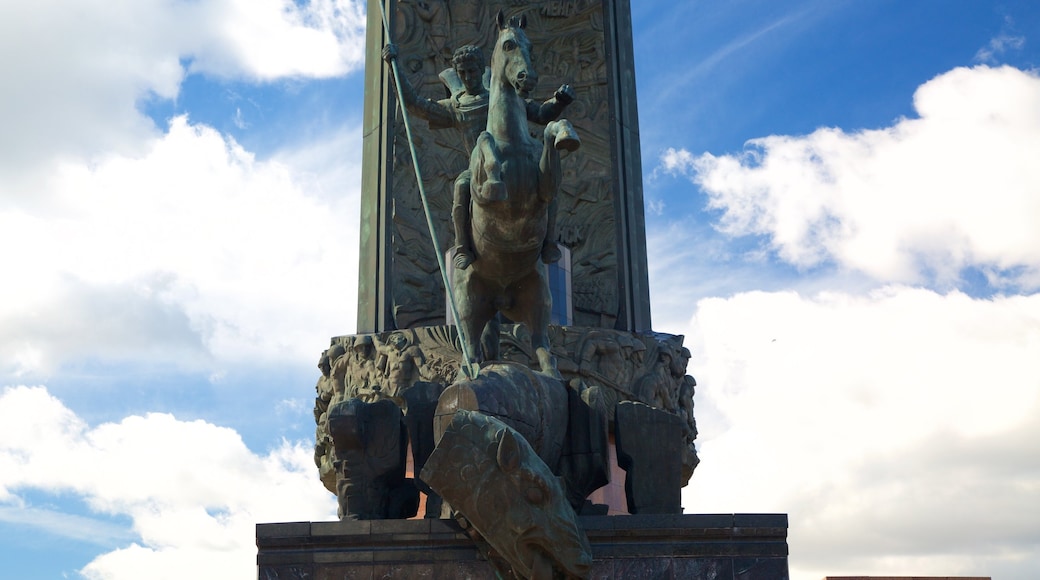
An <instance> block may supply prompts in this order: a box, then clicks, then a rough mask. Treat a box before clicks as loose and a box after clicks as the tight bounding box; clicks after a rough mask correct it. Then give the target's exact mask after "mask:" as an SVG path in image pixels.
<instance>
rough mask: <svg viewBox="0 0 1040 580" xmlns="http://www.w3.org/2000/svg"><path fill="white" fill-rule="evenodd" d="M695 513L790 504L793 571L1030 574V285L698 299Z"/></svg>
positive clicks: (1034, 329) (1037, 363)
mask: <svg viewBox="0 0 1040 580" xmlns="http://www.w3.org/2000/svg"><path fill="white" fill-rule="evenodd" d="M685 334H686V335H687V341H686V342H687V345H688V346H689V347H690V348H691V351H692V352H693V359H692V360H691V363H690V365H691V366H690V369H691V372H692V374H694V375H695V376H696V377H697V380H698V387H697V399H696V401H697V405H698V407H697V408H698V426H699V427H700V432H701V435H700V441H699V449H700V452H701V457H702V460H703V462H702V464H701V466H700V467H699V468H698V470H697V472H696V473H695V475H694V477H693V479H692V480H691V484H690V486H689V487H688V488H686V490H684V505H685V507H686V509H687V511H693V512H699V513H703V512H756V511H764V512H786V513H789V514H790V516H791V532H790V545H791V547H792V556H791V566H792V571H793V573H794V577H796V578H814V579H815V578H820V577H822V576H823V575H824V574H839V573H856V574H869V573H873V574H893V573H900V574H907V573H911V572H913V573H926V572H927V573H929V574H946V573H949V574H964V573H980V574H982V573H984V574H988V573H989V572H988V571H987V568H991V569H995V568H1000V569H1002V570H1006V569H1009V568H1010V569H1015V567H1014V566H1012V564H1017V566H1018V568H1017V569H1018V570H1020V571H1019V572H1017V573H1016V574H1015V575H1012V576H1007V577H1010V578H1021V579H1022V580H1025V579H1026V578H1032V577H1035V574H1036V573H1037V572H1040V558H1037V556H1036V554H1038V553H1040V545H1038V544H1037V543H1036V538H1037V537H1038V533H1040V524H1038V523H1037V522H1040V502H1038V501H1037V498H1038V497H1040V425H1038V424H1037V422H1036V416H1037V414H1038V413H1040V378H1038V377H1040V358H1038V357H1037V356H1036V353H1037V352H1040V295H1031V296H1013V297H997V298H994V299H992V300H981V299H972V298H970V297H968V296H965V295H963V294H961V293H958V292H950V293H948V294H938V293H935V292H932V291H929V290H924V289H914V288H906V287H900V286H893V287H888V288H884V289H881V290H878V291H875V292H874V293H872V294H869V295H852V294H847V293H843V292H829V293H820V294H818V295H816V296H812V297H807V296H803V295H799V294H796V293H793V292H775V293H766V292H748V293H742V294H737V295H735V296H733V297H732V298H729V299H721V298H714V299H706V300H702V301H700V302H699V303H698V306H697V311H696V315H695V316H694V317H693V319H692V320H691V321H690V322H689V327H688V328H687V329H686V331H685Z"/></svg>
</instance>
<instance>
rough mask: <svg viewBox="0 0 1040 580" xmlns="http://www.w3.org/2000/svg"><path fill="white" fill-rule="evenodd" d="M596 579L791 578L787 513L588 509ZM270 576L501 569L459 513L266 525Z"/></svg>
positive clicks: (487, 572) (261, 527)
mask: <svg viewBox="0 0 1040 580" xmlns="http://www.w3.org/2000/svg"><path fill="white" fill-rule="evenodd" d="M578 522H579V524H580V525H581V526H582V528H583V529H584V530H585V533H586V534H587V536H588V538H589V543H590V544H591V546H592V554H593V564H592V570H591V573H590V576H589V577H590V578H600V579H613V578H617V579H621V578H640V579H643V578H660V579H662V580H671V579H682V578H696V579H707V580H787V578H788V572H787V555H788V549H787V516H786V515H783V514H713V515H633V516H581V517H579V518H578ZM256 533H257V539H256V543H257V547H258V549H259V553H258V555H257V563H258V565H259V571H260V576H259V577H260V578H261V579H263V580H290V579H291V580H296V579H299V578H319V579H328V580H331V579H337V580H340V579H347V578H351V579H353V578H366V579H367V578H433V579H438V580H439V579H442V578H444V579H448V578H451V579H455V578H470V579H474V580H491V579H493V578H495V573H494V569H493V568H492V566H491V565H490V564H489V563H488V562H487V561H486V560H483V559H482V557H481V556H480V553H479V552H478V550H477V549H476V548H475V547H474V546H473V542H472V540H470V538H469V536H468V535H467V534H466V532H465V531H464V530H463V529H462V528H461V527H459V525H458V524H456V523H455V522H454V521H451V520H398V521H391V520H373V521H343V522H296V523H286V524H258V525H257V527H256Z"/></svg>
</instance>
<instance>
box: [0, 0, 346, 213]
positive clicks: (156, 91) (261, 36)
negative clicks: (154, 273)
mask: <svg viewBox="0 0 1040 580" xmlns="http://www.w3.org/2000/svg"><path fill="white" fill-rule="evenodd" d="M364 30H365V17H364V10H363V3H362V2H361V1H360V0H311V1H308V2H302V3H297V2H293V1H292V0H216V1H210V2H169V1H167V0H105V1H101V0H72V1H68V2H5V3H3V5H2V6H0V77H2V78H4V79H6V80H5V82H4V84H3V86H2V88H0V127H3V128H4V130H3V131H2V132H0V191H4V190H6V193H7V194H8V195H11V194H18V195H19V196H21V197H23V198H30V197H32V198H36V199H39V197H40V194H39V192H38V191H36V189H37V187H36V183H35V181H34V179H37V178H39V176H40V175H47V174H48V173H49V163H50V162H51V160H52V159H53V158H55V157H67V156H72V157H84V158H90V157H91V156H93V155H96V154H99V153H102V152H108V151H116V152H120V153H129V152H132V151H134V150H135V148H136V147H137V146H139V145H140V144H141V143H142V142H143V141H144V140H147V139H149V138H153V137H154V136H155V135H156V132H157V131H156V128H155V127H154V126H153V124H152V123H151V121H150V120H149V119H148V118H146V117H145V116H143V115H142V114H141V113H140V112H139V111H138V110H137V109H136V105H137V103H138V102H139V101H141V100H142V99H147V98H153V97H158V98H162V99H172V98H176V97H177V94H178V92H179V88H180V84H181V81H182V80H183V78H184V76H185V74H186V73H187V72H197V73H204V74H212V75H218V76H224V77H239V78H248V79H256V80H272V79H277V78H281V77H329V76H334V75H340V74H344V73H346V72H348V71H350V70H354V69H356V68H358V67H359V66H360V64H361V62H362V59H363V54H364ZM187 62H190V63H191V64H190V71H186V70H185V65H184V64H183V63H187Z"/></svg>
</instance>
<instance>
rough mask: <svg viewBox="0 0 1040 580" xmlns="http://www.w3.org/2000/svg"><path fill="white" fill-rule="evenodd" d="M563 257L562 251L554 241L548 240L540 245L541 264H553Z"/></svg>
mask: <svg viewBox="0 0 1040 580" xmlns="http://www.w3.org/2000/svg"><path fill="white" fill-rule="evenodd" d="M562 257H563V252H561V251H560V246H558V245H556V244H555V243H552V242H548V243H546V244H545V245H544V246H542V263H543V264H554V263H556V262H559V261H560V258H562Z"/></svg>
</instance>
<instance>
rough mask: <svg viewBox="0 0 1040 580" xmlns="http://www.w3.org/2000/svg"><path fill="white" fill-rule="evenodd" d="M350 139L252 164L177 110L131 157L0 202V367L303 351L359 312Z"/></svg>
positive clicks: (75, 168)
mask: <svg viewBox="0 0 1040 580" xmlns="http://www.w3.org/2000/svg"><path fill="white" fill-rule="evenodd" d="M357 140H360V135H359V133H358V131H357V130H356V129H353V128H345V129H343V130H341V131H340V132H337V133H334V134H331V135H329V136H326V137H325V138H323V139H321V140H320V142H316V143H315V144H314V145H313V146H314V147H319V146H325V147H326V148H327V151H328V152H327V153H326V157H311V158H310V161H309V163H306V164H305V163H302V162H299V159H298V154H297V157H294V156H293V155H294V153H293V152H285V153H283V154H281V156H276V157H275V158H274V159H269V160H266V161H259V160H257V159H255V158H254V157H253V155H252V154H250V153H249V152H247V151H245V150H244V149H242V148H241V147H240V146H239V145H238V144H237V143H235V142H234V141H233V140H232V139H230V138H226V137H223V136H221V135H220V134H218V133H217V132H215V131H214V130H212V129H209V128H207V127H205V126H199V125H192V124H190V123H189V122H188V120H187V119H186V118H183V117H180V118H177V119H174V120H173V121H172V122H171V126H170V130H169V133H168V134H167V135H164V136H162V137H158V138H155V139H152V140H151V141H149V143H148V145H147V147H146V148H145V149H144V151H142V152H141V153H140V154H138V155H136V156H128V155H119V154H110V155H107V156H105V157H103V158H101V159H100V160H99V161H97V162H96V163H93V164H85V163H82V162H68V163H65V164H63V165H62V166H61V167H60V169H59V170H58V171H57V172H56V173H55V174H54V175H53V176H52V177H51V179H50V180H49V182H48V183H47V184H46V190H47V191H48V192H49V193H50V198H51V200H50V202H49V203H48V204H46V205H45V206H35V205H30V206H18V205H16V204H12V205H8V206H7V207H3V206H0V246H2V247H5V248H14V249H16V251H9V252H4V253H3V254H0V270H3V271H5V272H14V273H15V274H16V275H14V276H11V277H10V278H9V279H7V280H6V283H5V284H4V285H3V286H0V353H2V356H0V361H4V362H2V363H0V365H3V366H0V372H7V373H8V374H15V375H20V376H33V375H32V374H31V373H33V372H37V371H40V370H41V369H45V368H49V369H52V370H53V369H55V368H59V367H60V366H61V363H63V362H66V361H68V360H75V359H82V358H90V357H95V358H106V357H108V358H113V357H116V358H119V357H121V358H123V359H127V358H130V359H134V358H137V359H140V358H147V360H149V361H152V362H163V361H167V362H173V361H176V362H177V364H180V365H182V366H189V367H190V366H196V367H197V366H198V365H204V364H210V362H209V361H210V357H215V358H217V359H221V360H224V361H229V360H242V359H244V358H247V357H257V358H260V359H263V360H267V361H273V360H287V359H290V358H292V357H302V358H303V359H304V360H307V359H310V358H311V357H312V356H313V355H314V353H313V352H311V351H310V350H305V349H307V348H310V349H314V348H320V346H321V345H322V344H323V343H325V342H326V341H327V339H328V336H330V335H333V334H337V333H342V332H343V331H344V329H345V328H346V329H347V330H349V329H351V328H352V326H351V325H352V321H353V319H354V308H355V307H354V301H353V299H352V296H351V294H350V293H351V288H352V287H353V286H354V280H355V276H356V268H357V257H356V253H357V250H356V235H357V234H356V229H354V226H353V224H356V223H357V220H358V217H357V205H358V192H357V185H356V183H357V181H358V180H357V176H358V174H359V165H360V163H359V160H352V157H353V156H354V155H353V153H352V152H351V151H350V149H349V147H348V146H347V143H349V142H351V141H357ZM336 155H340V156H341V157H338V158H336ZM297 163H299V164H298V165H296V164H297ZM297 360H300V359H299V358H297ZM5 367H6V368H5ZM27 373H30V374H28V375H27Z"/></svg>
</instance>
